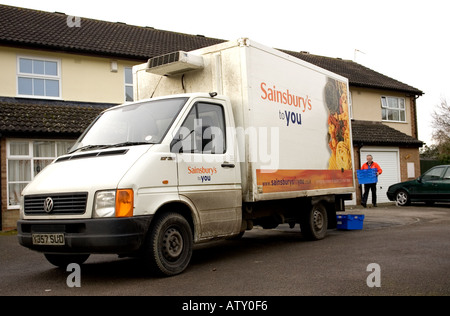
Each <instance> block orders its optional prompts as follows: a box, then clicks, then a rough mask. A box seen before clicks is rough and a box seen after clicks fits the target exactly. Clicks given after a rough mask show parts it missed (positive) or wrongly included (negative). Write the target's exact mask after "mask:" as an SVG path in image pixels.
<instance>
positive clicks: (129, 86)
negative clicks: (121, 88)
mask: <svg viewBox="0 0 450 316" xmlns="http://www.w3.org/2000/svg"><path fill="white" fill-rule="evenodd" d="M129 101H133V71H132V68H130V67H125V102H129Z"/></svg>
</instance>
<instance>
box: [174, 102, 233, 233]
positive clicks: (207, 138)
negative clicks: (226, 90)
mask: <svg viewBox="0 0 450 316" xmlns="http://www.w3.org/2000/svg"><path fill="white" fill-rule="evenodd" d="M226 109H227V108H226V106H225V103H221V102H220V101H216V100H214V102H211V101H210V100H208V101H206V100H205V101H198V102H195V103H194V104H193V105H192V107H191V109H190V111H189V113H188V115H187V116H186V118H185V119H184V122H183V124H182V125H181V127H180V128H179V130H178V132H177V134H176V135H175V139H176V141H175V142H172V143H173V144H174V145H173V146H172V152H175V153H176V154H177V165H178V186H179V194H180V195H182V196H185V197H186V198H188V199H189V200H190V201H192V202H193V204H194V205H195V207H196V209H197V212H198V215H199V218H200V232H199V233H200V238H201V239H204V238H210V237H217V236H226V235H230V234H236V233H239V231H240V227H241V220H242V215H241V205H242V191H241V185H240V170H239V164H238V163H237V161H235V156H234V154H232V153H234V152H235V151H234V150H232V149H234V148H233V146H235V141H234V139H229V138H231V137H229V138H227V137H226V129H227V126H231V124H230V122H229V119H228V117H227V116H228V113H226Z"/></svg>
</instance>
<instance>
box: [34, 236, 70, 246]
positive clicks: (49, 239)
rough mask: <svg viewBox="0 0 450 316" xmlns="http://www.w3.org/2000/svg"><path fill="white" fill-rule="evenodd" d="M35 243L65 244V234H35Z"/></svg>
mask: <svg viewBox="0 0 450 316" xmlns="http://www.w3.org/2000/svg"><path fill="white" fill-rule="evenodd" d="M32 238H33V245H57V246H60V245H64V244H65V239H64V234H62V233H57V234H33V235H32Z"/></svg>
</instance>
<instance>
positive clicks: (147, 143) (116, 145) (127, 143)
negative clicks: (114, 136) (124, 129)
mask: <svg viewBox="0 0 450 316" xmlns="http://www.w3.org/2000/svg"><path fill="white" fill-rule="evenodd" d="M150 144H154V143H151V142H123V143H118V144H111V145H106V147H107V148H111V147H125V146H137V145H150Z"/></svg>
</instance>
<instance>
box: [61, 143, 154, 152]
mask: <svg viewBox="0 0 450 316" xmlns="http://www.w3.org/2000/svg"><path fill="white" fill-rule="evenodd" d="M149 144H154V143H150V142H123V143H117V144H109V145H86V146H83V147H80V148H77V149H74V150H72V151H70V152H68V154H73V153H74V152H76V151H87V150H92V149H105V148H114V147H125V146H136V145H149Z"/></svg>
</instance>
